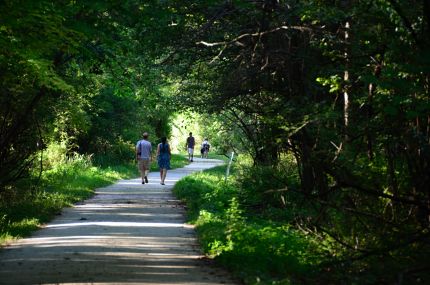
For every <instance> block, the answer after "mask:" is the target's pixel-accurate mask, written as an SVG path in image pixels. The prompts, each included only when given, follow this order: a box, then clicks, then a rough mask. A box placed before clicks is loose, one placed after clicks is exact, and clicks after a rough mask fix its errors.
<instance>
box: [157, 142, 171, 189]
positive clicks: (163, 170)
mask: <svg viewBox="0 0 430 285" xmlns="http://www.w3.org/2000/svg"><path fill="white" fill-rule="evenodd" d="M171 156H172V154H171V152H170V146H169V144H168V143H167V138H166V137H162V138H161V143H159V144H158V146H157V162H158V166H159V167H160V184H161V185H164V180H165V179H166V175H167V170H168V169H170V158H171Z"/></svg>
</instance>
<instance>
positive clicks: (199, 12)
mask: <svg viewBox="0 0 430 285" xmlns="http://www.w3.org/2000/svg"><path fill="white" fill-rule="evenodd" d="M0 10H1V11H2V13H1V15H0V70H1V71H2V72H1V73H0V92H1V97H0V100H1V101H0V102H1V104H0V120H1V128H0V137H1V139H0V195H1V194H2V193H6V192H7V191H9V190H10V189H12V188H13V187H14V186H13V185H14V183H16V181H17V180H18V179H19V178H22V177H24V176H25V175H26V173H27V172H28V170H29V169H30V167H31V166H32V165H34V163H33V160H34V159H35V158H36V155H37V154H38V153H39V151H40V150H43V149H44V148H45V147H46V146H47V145H49V144H50V143H63V144H64V145H65V146H66V148H67V152H70V153H71V152H78V153H85V154H103V153H114V154H115V155H116V158H117V159H118V160H120V159H127V157H128V155H129V153H128V152H129V151H130V148H131V147H132V145H133V142H134V141H135V140H136V139H137V138H138V137H139V136H140V133H141V132H142V131H143V130H149V131H150V132H151V133H154V134H156V135H157V136H159V137H161V136H162V135H163V134H169V132H170V126H169V122H170V118H172V116H173V114H174V113H175V112H177V111H185V110H193V111H194V112H199V113H202V114H205V116H211V120H214V126H216V129H213V130H210V128H208V131H210V132H212V133H214V134H215V133H222V134H223V136H224V137H225V138H228V139H224V140H222V141H220V142H219V144H223V146H222V148H225V149H227V148H229V147H231V148H234V149H236V150H238V151H240V152H247V153H249V154H250V155H251V156H252V158H253V161H254V165H255V166H266V167H272V168H274V169H282V167H283V163H282V161H283V159H284V158H285V157H286V156H291V157H293V158H294V159H293V160H294V162H295V165H296V169H297V173H298V176H299V178H298V181H299V183H298V184H296V183H290V182H288V181H285V183H284V184H285V188H286V189H288V190H289V191H292V192H294V193H298V194H299V195H300V196H301V197H303V199H305V200H306V201H307V203H310V204H311V205H312V207H314V208H315V209H317V211H316V212H315V214H314V215H311V216H308V217H305V216H303V215H300V214H298V215H297V217H296V220H295V223H296V225H298V226H305V227H308V228H309V229H315V231H318V232H319V233H321V234H322V235H326V236H329V237H330V238H331V239H332V240H333V241H334V243H337V244H338V245H339V247H340V248H343V249H348V250H349V253H350V254H349V260H361V259H364V258H367V257H373V256H381V255H383V256H384V255H391V256H395V257H398V258H401V256H402V254H403V252H404V251H408V252H412V251H413V252H414V253H413V254H411V255H414V260H415V261H417V260H418V261H417V262H416V263H414V264H413V265H411V268H410V269H411V270H415V269H416V268H420V267H419V266H418V263H419V261H421V260H423V259H424V258H425V256H427V257H428V254H429V233H430V231H429V229H430V206H429V205H430V191H429V186H428V185H430V171H429V164H430V102H429V99H430V98H429V84H430V2H429V1H428V0H423V1H414V0H409V1H398V0H377V1H374V0H342V1H333V0H306V1H295V0H261V1H260V0H259V1H257V0H256V1H246V0H226V1H221V0H218V1H217V0H212V1H209V0H207V1H186V0H181V1H170V0H163V1H161V0H159V1H155V0H151V1H143V2H142V1H135V0H127V1H90V2H89V1H47V0H40V1H29V0H20V1H8V0H5V1H2V2H1V3H0ZM220 149H221V147H220ZM262 191H263V190H262ZM279 199H281V198H279ZM278 203H279V204H280V207H282V205H281V204H282V203H281V200H278ZM346 225H348V226H346ZM415 249H423V250H422V251H420V250H415ZM408 256H409V255H408ZM408 256H405V259H406V258H408ZM427 269H428V268H427Z"/></svg>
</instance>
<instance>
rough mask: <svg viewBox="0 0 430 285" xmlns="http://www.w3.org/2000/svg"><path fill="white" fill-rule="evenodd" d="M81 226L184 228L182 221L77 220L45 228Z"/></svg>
mask: <svg viewBox="0 0 430 285" xmlns="http://www.w3.org/2000/svg"><path fill="white" fill-rule="evenodd" d="M81 226H104V227H129V228H130V227H154V228H172V227H174V228H182V227H184V224H182V223H142V222H141V223H138V222H76V223H66V224H51V225H47V226H45V228H47V229H49V228H62V227H81Z"/></svg>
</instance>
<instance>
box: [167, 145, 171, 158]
mask: <svg viewBox="0 0 430 285" xmlns="http://www.w3.org/2000/svg"><path fill="white" fill-rule="evenodd" d="M167 151H168V152H169V160H170V159H171V158H172V153H171V152H170V145H168V146H167Z"/></svg>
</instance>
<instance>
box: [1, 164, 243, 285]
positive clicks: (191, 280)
mask: <svg viewBox="0 0 430 285" xmlns="http://www.w3.org/2000/svg"><path fill="white" fill-rule="evenodd" d="M219 164H222V161H218V160H210V159H195V160H194V162H193V163H191V164H189V165H188V166H186V167H184V168H180V169H175V170H171V171H169V172H168V174H167V178H166V181H165V182H166V185H164V186H163V185H160V184H159V182H160V180H159V173H156V172H153V173H150V174H149V176H148V179H149V183H148V184H145V185H142V184H140V179H131V180H121V181H119V182H118V183H116V184H114V185H111V186H108V187H105V188H100V189H97V190H96V194H95V195H94V197H93V198H91V199H89V200H86V201H84V202H82V203H80V204H78V205H75V206H74V207H71V208H67V209H64V211H63V212H62V214H61V215H60V216H59V217H58V218H56V219H55V220H53V221H52V222H50V223H49V224H47V225H45V226H44V228H43V229H41V230H39V231H37V232H35V233H34V234H33V235H32V237H30V238H26V239H22V240H19V241H17V242H15V243H13V244H12V245H10V246H8V247H6V248H4V249H2V250H1V251H0V284H233V283H235V282H234V281H233V279H231V278H230V276H229V275H228V273H227V272H225V271H223V270H221V269H219V268H216V267H214V266H213V265H212V264H211V262H210V261H208V260H207V259H205V258H204V256H203V255H202V253H201V251H200V249H199V245H198V243H197V240H196V236H195V232H194V229H193V227H192V226H190V225H187V224H186V223H185V218H184V214H185V212H184V209H183V207H181V206H180V204H179V201H177V200H176V199H175V197H174V196H173V195H172V192H171V189H172V188H173V185H174V184H175V183H176V182H177V181H178V180H179V179H181V178H182V177H184V176H186V175H188V174H190V173H192V172H195V171H201V170H203V169H206V168H211V167H214V166H216V165H219Z"/></svg>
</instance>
